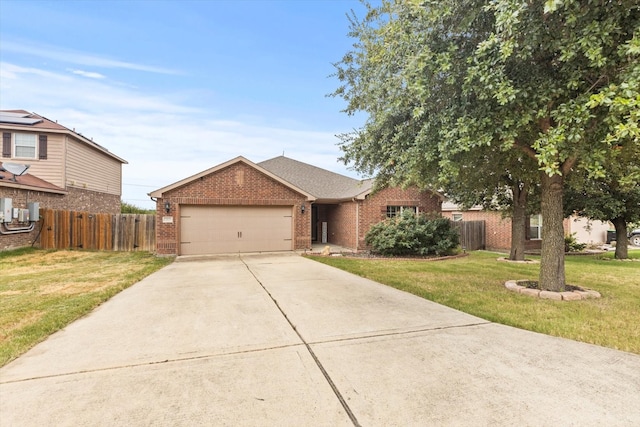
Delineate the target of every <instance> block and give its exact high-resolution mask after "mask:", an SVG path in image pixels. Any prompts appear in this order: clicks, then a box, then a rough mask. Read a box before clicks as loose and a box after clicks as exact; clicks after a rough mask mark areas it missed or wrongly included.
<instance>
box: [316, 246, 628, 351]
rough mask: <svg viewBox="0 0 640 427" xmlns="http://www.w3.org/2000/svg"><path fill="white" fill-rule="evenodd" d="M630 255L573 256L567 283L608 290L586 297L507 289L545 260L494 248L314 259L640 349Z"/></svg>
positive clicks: (511, 318) (472, 308)
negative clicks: (423, 257) (447, 256)
mask: <svg viewBox="0 0 640 427" xmlns="http://www.w3.org/2000/svg"><path fill="white" fill-rule="evenodd" d="M630 255H631V256H632V257H633V258H634V259H635V261H617V260H613V254H604V255H598V256H567V257H566V264H565V265H566V277H567V283H568V284H572V285H579V286H582V287H586V288H589V289H594V290H597V291H598V292H600V293H601V294H602V298H599V299H589V300H582V301H552V300H544V299H538V298H533V297H529V296H526V295H520V294H517V293H515V292H512V291H508V290H507V289H505V287H504V282H505V281H507V280H511V279H530V280H537V279H538V272H539V268H540V265H539V264H516V263H506V262H500V261H497V258H498V257H499V256H502V255H499V254H496V253H491V252H482V251H479V252H472V253H471V254H470V255H469V256H468V257H464V258H458V259H451V260H446V261H400V260H380V259H378V260H373V259H358V258H350V257H311V258H312V259H315V260H316V261H318V262H322V263H324V264H328V265H331V266H334V267H337V268H340V269H343V270H346V271H349V272H352V273H355V274H357V275H360V276H363V277H366V278H369V279H372V280H375V281H377V282H380V283H384V284H386V285H389V286H392V287H394V288H397V289H401V290H404V291H407V292H410V293H412V294H415V295H418V296H420V297H423V298H426V299H429V300H431V301H435V302H437V303H440V304H443V305H446V306H448V307H452V308H455V309H458V310H461V311H464V312H466V313H469V314H472V315H475V316H478V317H481V318H483V319H486V320H490V321H492V322H497V323H502V324H505V325H511V326H515V327H517V328H522V329H527V330H530V331H535V332H540V333H543V334H548V335H554V336H558V337H564V338H569V339H573V340H577V341H583V342H588V343H592V344H597V345H601V346H605V347H611V348H615V349H619V350H623V351H628V352H633V353H638V354H640V320H639V319H640V262H639V261H640V251H630ZM532 258H536V257H532Z"/></svg>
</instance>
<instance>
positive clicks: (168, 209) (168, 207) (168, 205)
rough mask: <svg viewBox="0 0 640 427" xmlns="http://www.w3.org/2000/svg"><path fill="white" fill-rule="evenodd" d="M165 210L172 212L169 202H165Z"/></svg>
mask: <svg viewBox="0 0 640 427" xmlns="http://www.w3.org/2000/svg"><path fill="white" fill-rule="evenodd" d="M164 210H165V211H166V212H167V213H169V211H170V210H171V203H169V201H168V200H167V201H165V202H164Z"/></svg>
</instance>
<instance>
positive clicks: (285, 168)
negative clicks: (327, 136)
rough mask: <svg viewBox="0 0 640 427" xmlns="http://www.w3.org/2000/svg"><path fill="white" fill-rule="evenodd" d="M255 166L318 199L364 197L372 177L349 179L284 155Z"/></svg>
mask: <svg viewBox="0 0 640 427" xmlns="http://www.w3.org/2000/svg"><path fill="white" fill-rule="evenodd" d="M258 165H260V166H262V167H263V168H265V169H267V170H268V171H271V172H272V173H274V174H275V175H278V176H279V177H281V178H282V179H284V180H286V181H288V182H290V183H292V184H293V185H295V186H297V187H300V188H302V189H304V190H305V191H308V192H309V193H311V194H313V195H314V196H315V197H316V199H317V200H318V201H324V202H328V201H340V200H350V199H353V198H358V199H363V198H364V196H366V195H367V194H369V193H370V192H371V189H372V186H373V180H372V179H367V180H358V179H354V178H350V177H348V176H344V175H340V174H338V173H335V172H331V171H328V170H326V169H322V168H319V167H317V166H313V165H310V164H307V163H304V162H300V161H298V160H293V159H290V158H288V157H285V156H278V157H274V158H273V159H269V160H265V161H263V162H260V163H258Z"/></svg>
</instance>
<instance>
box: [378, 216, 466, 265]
mask: <svg viewBox="0 0 640 427" xmlns="http://www.w3.org/2000/svg"><path fill="white" fill-rule="evenodd" d="M365 243H366V244H367V245H369V246H371V248H372V251H373V252H375V253H379V254H382V255H388V256H399V255H400V256H401V255H430V254H436V255H448V254H450V253H451V252H452V251H453V250H454V249H455V248H456V247H457V246H458V243H459V238H458V233H457V231H456V230H454V229H453V228H452V227H451V223H450V222H449V220H448V219H446V218H429V217H427V216H425V215H423V214H417V215H416V214H414V213H413V212H411V211H410V210H405V211H404V212H403V213H402V215H401V216H399V217H396V218H389V219H386V220H384V221H382V222H379V223H378V224H375V225H374V226H373V227H371V229H370V230H369V232H368V233H367V235H366V236H365Z"/></svg>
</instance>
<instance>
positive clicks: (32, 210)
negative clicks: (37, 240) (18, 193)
mask: <svg viewBox="0 0 640 427" xmlns="http://www.w3.org/2000/svg"><path fill="white" fill-rule="evenodd" d="M27 209H29V221H31V222H37V221H40V203H38V202H29V203H27Z"/></svg>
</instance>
